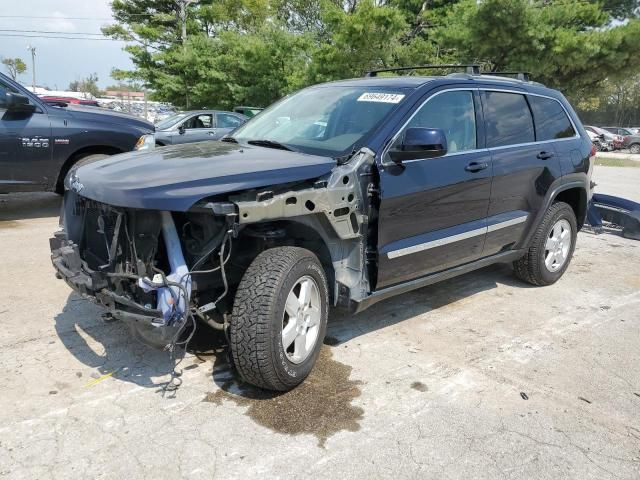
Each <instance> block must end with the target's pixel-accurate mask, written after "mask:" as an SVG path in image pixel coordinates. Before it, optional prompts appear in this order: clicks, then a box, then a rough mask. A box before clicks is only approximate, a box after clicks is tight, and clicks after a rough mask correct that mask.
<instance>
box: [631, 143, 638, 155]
mask: <svg viewBox="0 0 640 480" xmlns="http://www.w3.org/2000/svg"><path fill="white" fill-rule="evenodd" d="M629 151H630V152H631V153H635V154H636V155H637V154H638V153H640V143H634V144H633V145H631V146H629Z"/></svg>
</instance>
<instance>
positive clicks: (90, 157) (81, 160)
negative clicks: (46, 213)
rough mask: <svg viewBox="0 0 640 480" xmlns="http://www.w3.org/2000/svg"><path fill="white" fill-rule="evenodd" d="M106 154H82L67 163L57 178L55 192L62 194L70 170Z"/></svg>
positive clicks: (101, 157) (100, 158) (105, 156)
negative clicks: (67, 165)
mask: <svg viewBox="0 0 640 480" xmlns="http://www.w3.org/2000/svg"><path fill="white" fill-rule="evenodd" d="M108 156H109V155H106V154H104V153H93V154H90V155H83V156H79V157H77V158H76V159H75V160H74V162H73V163H72V164H71V165H69V167H68V168H67V169H66V171H64V172H63V173H62V175H60V178H59V179H58V183H57V185H56V189H55V192H56V193H57V194H58V195H63V194H64V181H65V179H66V177H67V176H68V175H69V174H70V173H71V172H73V171H75V170H77V169H78V168H79V167H81V166H82V165H86V164H87V163H91V162H95V161H97V160H102V159H104V158H107V157H108Z"/></svg>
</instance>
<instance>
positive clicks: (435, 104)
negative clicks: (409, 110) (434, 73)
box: [396, 90, 477, 153]
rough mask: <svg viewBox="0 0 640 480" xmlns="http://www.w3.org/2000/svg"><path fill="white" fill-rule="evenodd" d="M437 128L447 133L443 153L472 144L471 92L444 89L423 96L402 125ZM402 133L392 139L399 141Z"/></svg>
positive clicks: (473, 138)
mask: <svg viewBox="0 0 640 480" xmlns="http://www.w3.org/2000/svg"><path fill="white" fill-rule="evenodd" d="M416 127H420V128H440V129H442V130H443V131H444V134H445V135H446V137H447V153H456V152H464V151H466V150H474V149H475V148H476V145H477V143H476V112H475V107H474V104H473V93H472V92H469V91H463V90H461V91H454V92H445V93H441V94H439V95H436V96H434V97H431V98H430V99H429V100H427V102H426V103H424V104H423V105H422V107H421V108H420V110H418V112H417V113H416V115H415V116H414V117H413V118H412V119H411V120H410V121H409V123H408V124H407V125H406V127H405V130H406V129H407V128H416ZM402 137H403V135H400V136H399V137H398V140H396V143H398V144H399V143H400V142H402Z"/></svg>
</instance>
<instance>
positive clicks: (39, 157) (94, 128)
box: [0, 74, 153, 193]
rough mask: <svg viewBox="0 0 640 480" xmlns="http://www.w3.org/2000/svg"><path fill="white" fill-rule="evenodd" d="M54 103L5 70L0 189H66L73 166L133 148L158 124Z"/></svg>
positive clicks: (0, 83)
mask: <svg viewBox="0 0 640 480" xmlns="http://www.w3.org/2000/svg"><path fill="white" fill-rule="evenodd" d="M63 105H66V106H54V105H50V104H48V103H47V102H46V101H43V100H42V99H40V98H38V97H37V96H36V95H33V94H32V93H31V92H29V91H28V90H26V89H25V88H24V87H22V86H21V85H20V84H19V83H17V82H14V81H13V80H11V79H9V78H8V77H7V76H6V75H3V74H0V193H9V192H19V191H39V190H55V191H58V192H61V191H62V190H63V181H64V178H65V176H66V174H67V172H69V170H70V169H71V167H72V166H73V165H76V164H77V163H78V162H88V161H89V160H95V159H98V158H101V157H106V156H108V155H114V154H117V153H122V152H128V151H131V150H133V149H134V147H135V145H136V142H138V141H139V140H140V139H141V137H143V136H144V135H146V134H148V133H151V132H153V125H152V124H150V123H149V122H146V121H144V120H141V119H139V118H136V117H132V116H131V115H125V114H121V113H115V112H111V111H109V110H102V109H98V108H95V107H85V106H82V105H72V104H66V103H63Z"/></svg>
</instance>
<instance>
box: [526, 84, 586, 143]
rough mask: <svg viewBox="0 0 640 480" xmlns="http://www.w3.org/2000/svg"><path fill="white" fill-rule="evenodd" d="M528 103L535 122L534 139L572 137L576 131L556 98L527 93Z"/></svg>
mask: <svg viewBox="0 0 640 480" xmlns="http://www.w3.org/2000/svg"><path fill="white" fill-rule="evenodd" d="M529 105H531V110H532V111H533V119H534V120H535V124H536V140H538V141H540V140H553V139H556V138H570V137H574V136H575V134H576V131H575V130H574V129H573V125H571V121H570V120H569V117H567V113H566V112H565V111H564V108H562V105H560V103H558V102H557V101H556V100H553V99H551V98H545V97H537V96H534V95H529Z"/></svg>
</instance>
